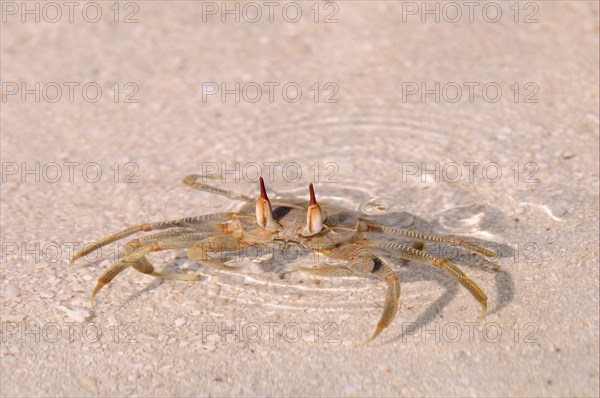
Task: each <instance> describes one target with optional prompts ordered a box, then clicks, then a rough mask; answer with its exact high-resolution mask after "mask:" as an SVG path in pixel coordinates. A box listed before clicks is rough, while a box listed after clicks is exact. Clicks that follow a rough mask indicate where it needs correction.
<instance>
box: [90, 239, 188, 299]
mask: <svg viewBox="0 0 600 398" xmlns="http://www.w3.org/2000/svg"><path fill="white" fill-rule="evenodd" d="M197 241H198V237H197V234H188V235H181V236H179V237H177V238H170V239H164V240H161V241H158V242H153V243H151V244H149V245H146V246H143V247H139V248H135V246H130V247H129V248H126V251H129V252H130V254H128V255H127V256H126V257H125V258H123V259H122V260H120V261H117V262H116V263H114V264H112V265H111V266H110V267H108V269H107V270H106V271H104V273H103V274H102V275H101V276H100V278H99V279H98V282H97V283H96V287H95V288H94V290H93V291H92V296H91V298H90V300H91V302H92V306H94V299H95V298H96V294H98V292H99V291H100V289H102V287H104V286H105V285H107V284H108V283H110V281H112V280H113V279H114V278H115V277H116V276H117V275H119V274H120V273H121V272H123V271H124V270H125V269H127V268H129V267H131V266H133V267H135V268H136V269H137V270H138V271H140V272H143V273H145V274H150V275H154V276H157V277H166V278H168V279H181V280H195V279H198V275H188V274H180V275H181V276H175V275H176V274H168V276H165V275H167V274H162V273H159V272H157V273H154V267H153V266H152V264H150V262H149V261H147V259H146V258H145V256H146V254H149V253H151V252H158V251H164V250H173V249H183V248H186V247H189V246H191V245H192V244H194V243H195V242H197ZM141 260H142V261H141ZM143 260H145V261H143Z"/></svg>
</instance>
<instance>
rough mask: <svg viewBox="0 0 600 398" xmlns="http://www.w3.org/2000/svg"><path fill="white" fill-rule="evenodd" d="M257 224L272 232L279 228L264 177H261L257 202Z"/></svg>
mask: <svg viewBox="0 0 600 398" xmlns="http://www.w3.org/2000/svg"><path fill="white" fill-rule="evenodd" d="M256 222H257V223H258V225H259V226H260V227H262V228H265V229H267V230H270V231H273V230H276V229H277V228H278V225H277V222H276V221H275V219H274V218H273V214H272V213H271V202H269V197H268V196H267V190H266V189H265V182H264V180H263V178H262V177H260V197H259V198H258V199H257V200H256Z"/></svg>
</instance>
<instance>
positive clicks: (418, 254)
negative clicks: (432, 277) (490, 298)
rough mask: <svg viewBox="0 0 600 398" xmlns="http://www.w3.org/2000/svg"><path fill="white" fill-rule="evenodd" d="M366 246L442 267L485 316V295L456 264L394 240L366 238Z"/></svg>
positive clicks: (481, 314)
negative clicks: (465, 291)
mask: <svg viewBox="0 0 600 398" xmlns="http://www.w3.org/2000/svg"><path fill="white" fill-rule="evenodd" d="M366 243H367V246H369V247H378V248H382V249H386V250H389V253H390V254H391V255H393V256H395V257H398V258H401V259H404V260H412V261H416V262H419V263H422V264H427V265H431V266H433V267H440V268H443V269H444V270H445V271H446V272H447V273H448V274H450V276H452V278H454V279H455V280H456V281H457V282H458V283H460V284H461V285H463V286H464V287H465V288H466V289H467V290H468V291H469V292H470V293H471V295H473V297H475V299H476V300H477V301H478V302H479V304H480V305H481V313H480V314H479V317H480V318H483V317H485V314H486V313H487V296H486V295H485V293H484V292H483V290H481V288H479V286H477V284H476V283H475V282H473V281H472V280H471V279H469V277H467V275H466V274H465V273H464V272H462V271H461V270H460V269H459V268H458V267H457V266H456V265H454V264H452V263H450V262H449V261H448V260H447V259H445V258H442V257H437V256H434V255H432V254H429V253H426V252H423V251H421V250H418V249H415V248H414V247H410V246H406V245H403V244H401V243H396V242H384V241H378V240H371V239H368V240H367V242H366Z"/></svg>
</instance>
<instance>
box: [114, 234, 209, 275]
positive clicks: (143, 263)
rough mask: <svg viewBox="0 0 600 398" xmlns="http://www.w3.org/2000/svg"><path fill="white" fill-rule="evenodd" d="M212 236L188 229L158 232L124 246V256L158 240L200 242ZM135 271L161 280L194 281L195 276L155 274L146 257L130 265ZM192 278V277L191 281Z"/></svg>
mask: <svg viewBox="0 0 600 398" xmlns="http://www.w3.org/2000/svg"><path fill="white" fill-rule="evenodd" d="M210 234H213V233H211V232H195V231H194V230H193V229H190V228H178V229H172V230H169V231H164V232H159V233H156V234H152V235H148V236H144V237H141V238H138V239H134V240H132V241H131V242H129V243H128V244H127V245H125V254H126V255H127V256H129V255H130V254H133V253H134V252H135V251H136V250H138V249H140V248H141V247H143V246H146V245H148V244H150V243H154V242H158V241H160V240H164V239H167V238H177V237H182V238H183V239H182V240H201V239H204V238H206V237H207V235H210ZM132 267H133V268H135V269H136V270H137V271H139V272H141V273H144V274H148V275H152V276H155V277H157V278H163V279H175V280H193V279H196V277H195V275H189V274H171V273H163V272H155V271H154V266H153V265H152V264H150V262H149V261H148V259H147V258H146V256H144V257H142V258H140V259H139V261H138V262H137V263H135V264H133V265H132ZM192 277H194V278H193V279H192Z"/></svg>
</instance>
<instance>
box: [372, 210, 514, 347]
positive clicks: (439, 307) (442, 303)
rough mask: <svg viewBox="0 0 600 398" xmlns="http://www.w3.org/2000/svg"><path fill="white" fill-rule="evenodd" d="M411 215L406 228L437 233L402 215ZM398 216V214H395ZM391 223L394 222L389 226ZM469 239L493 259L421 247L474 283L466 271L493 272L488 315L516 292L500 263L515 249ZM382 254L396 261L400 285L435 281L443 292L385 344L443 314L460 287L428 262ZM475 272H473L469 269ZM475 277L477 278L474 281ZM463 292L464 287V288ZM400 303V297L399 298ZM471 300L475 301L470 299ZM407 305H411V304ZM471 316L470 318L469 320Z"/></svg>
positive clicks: (421, 221)
mask: <svg viewBox="0 0 600 398" xmlns="http://www.w3.org/2000/svg"><path fill="white" fill-rule="evenodd" d="M407 216H410V217H413V218H414V220H415V222H414V227H413V226H411V227H409V228H407V229H411V230H412V229H414V230H417V231H419V232H423V233H428V234H434V235H440V233H439V232H437V231H436V229H435V228H434V227H433V226H432V225H431V224H430V223H429V222H427V221H426V220H425V219H423V218H420V217H418V216H415V215H413V214H408V215H404V216H403V217H407ZM397 217H398V216H397ZM384 223H385V224H386V225H389V222H384ZM389 226H394V225H389ZM452 236H453V237H457V238H464V237H462V236H460V235H452ZM468 241H470V242H473V243H476V244H478V245H479V246H482V247H485V248H487V249H491V250H493V251H494V252H495V253H496V255H495V256H494V257H492V258H485V257H483V256H480V255H477V254H474V253H471V252H468V251H467V250H464V249H462V248H456V247H450V246H444V245H428V246H427V247H426V248H425V249H424V250H425V252H428V253H430V254H433V255H436V256H439V257H444V258H447V259H448V260H450V261H451V262H452V263H453V264H456V265H458V266H459V267H461V268H462V269H463V271H465V273H466V274H467V276H469V277H470V278H471V279H473V280H474V281H475V282H476V283H477V280H480V279H481V278H473V277H472V275H469V274H481V273H486V274H491V275H494V285H495V291H496V305H495V306H494V307H493V308H492V309H491V310H489V311H488V313H487V315H490V314H494V313H498V312H500V311H501V310H502V309H503V308H504V307H506V306H507V305H508V304H510V302H512V300H513V299H514V295H515V284H514V281H513V278H512V276H511V274H510V272H508V271H507V270H506V269H503V268H502V267H501V266H500V264H499V263H500V260H501V259H503V258H504V259H507V258H510V257H514V255H515V249H514V248H512V247H510V246H509V245H506V244H498V243H494V242H488V241H485V240H482V239H476V238H470V237H469V238H468ZM383 257H387V259H388V260H389V261H390V262H391V263H393V264H399V266H398V267H397V274H398V276H399V278H400V282H401V283H402V284H405V283H420V282H424V281H428V282H431V281H433V282H435V283H437V284H438V285H440V286H442V287H443V288H444V289H445V291H444V293H443V294H442V295H441V296H440V297H439V298H437V299H436V300H435V301H434V302H433V303H431V304H430V305H429V306H428V307H427V308H426V309H425V311H423V312H422V313H421V314H420V315H419V316H418V317H417V318H416V319H415V320H414V321H412V322H409V323H408V324H409V325H410V327H409V328H406V327H404V326H405V324H403V328H402V331H401V332H400V334H399V335H397V336H396V337H393V338H391V339H388V340H386V341H384V342H382V343H381V344H388V343H392V342H397V341H398V340H400V341H405V339H406V337H407V336H408V335H413V334H416V333H418V332H420V331H421V330H422V329H423V328H425V327H426V326H427V325H429V324H431V323H432V322H433V321H435V320H436V319H439V318H441V317H443V310H444V308H446V307H447V306H448V305H449V304H450V302H451V301H452V300H453V299H454V298H455V297H456V295H457V294H459V292H460V291H461V290H464V289H461V286H460V284H459V283H458V282H456V281H455V280H453V279H452V278H451V277H450V276H449V275H447V273H445V272H443V270H441V269H437V268H433V267H431V266H428V265H424V264H420V263H416V262H412V261H406V260H398V259H393V258H390V257H389V256H385V255H383ZM469 270H470V271H475V272H469ZM476 279H477V280H476ZM465 291H466V290H465ZM400 300H401V302H402V296H401V297H400ZM473 300H475V299H474V298H473ZM410 306H414V304H413V303H411V304H410ZM471 320H472V319H469V321H471Z"/></svg>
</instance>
